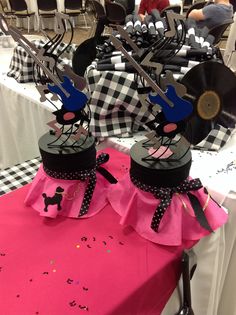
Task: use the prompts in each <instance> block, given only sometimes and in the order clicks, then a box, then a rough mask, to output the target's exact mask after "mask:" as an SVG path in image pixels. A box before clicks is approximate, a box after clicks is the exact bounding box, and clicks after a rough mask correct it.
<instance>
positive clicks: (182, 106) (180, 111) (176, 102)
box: [148, 85, 193, 122]
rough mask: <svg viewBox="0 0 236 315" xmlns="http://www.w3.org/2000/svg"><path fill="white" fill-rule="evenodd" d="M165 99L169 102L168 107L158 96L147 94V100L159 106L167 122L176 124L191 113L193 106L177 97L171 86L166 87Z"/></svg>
mask: <svg viewBox="0 0 236 315" xmlns="http://www.w3.org/2000/svg"><path fill="white" fill-rule="evenodd" d="M165 95H166V97H167V98H168V99H169V100H170V101H171V103H172V104H173V106H170V105H169V104H168V103H167V102H166V101H165V100H164V99H163V98H162V97H161V96H160V95H159V94H157V95H151V94H149V95H148V97H149V100H150V101H151V102H152V103H154V104H158V105H160V106H161V108H162V111H163V114H164V116H165V118H166V120H167V121H169V122H178V121H181V120H183V119H185V118H186V117H188V116H189V115H190V114H191V113H192V111H193V105H192V103H190V102H189V101H187V100H185V99H183V98H181V97H179V96H178V95H177V94H176V91H175V88H174V87H173V86H172V85H167V90H166V92H165Z"/></svg>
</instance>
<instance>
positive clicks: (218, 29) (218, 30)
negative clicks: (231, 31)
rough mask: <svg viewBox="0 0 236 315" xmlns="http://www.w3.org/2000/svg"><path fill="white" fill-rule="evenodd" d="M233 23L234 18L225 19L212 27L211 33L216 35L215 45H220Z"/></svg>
mask: <svg viewBox="0 0 236 315" xmlns="http://www.w3.org/2000/svg"><path fill="white" fill-rule="evenodd" d="M232 23H233V20H232V19H228V20H225V22H224V23H222V24H219V25H217V26H215V27H213V28H211V29H210V31H209V34H211V35H213V36H214V37H215V40H214V42H213V45H218V44H219V43H220V41H221V40H222V39H224V33H225V31H226V30H227V28H228V27H229V26H230V25H231V24H232Z"/></svg>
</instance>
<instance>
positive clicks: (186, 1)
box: [183, 0, 193, 13]
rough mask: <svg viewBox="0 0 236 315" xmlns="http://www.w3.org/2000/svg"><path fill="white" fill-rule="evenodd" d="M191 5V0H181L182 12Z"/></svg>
mask: <svg viewBox="0 0 236 315" xmlns="http://www.w3.org/2000/svg"><path fill="white" fill-rule="evenodd" d="M192 5H193V0H183V13H186V12H187V11H188V9H189V8H190V7H191V6H192Z"/></svg>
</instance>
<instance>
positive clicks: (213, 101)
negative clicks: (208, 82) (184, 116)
mask: <svg viewBox="0 0 236 315" xmlns="http://www.w3.org/2000/svg"><path fill="white" fill-rule="evenodd" d="M220 109H221V106H220V98H219V95H218V94H217V93H216V92H214V91H206V92H204V93H203V94H202V95H201V96H200V97H199V99H198V102H197V112H198V115H199V116H200V118H202V119H205V120H210V119H214V118H215V117H216V116H217V115H218V114H219V112H220Z"/></svg>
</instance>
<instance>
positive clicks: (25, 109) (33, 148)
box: [0, 48, 54, 169]
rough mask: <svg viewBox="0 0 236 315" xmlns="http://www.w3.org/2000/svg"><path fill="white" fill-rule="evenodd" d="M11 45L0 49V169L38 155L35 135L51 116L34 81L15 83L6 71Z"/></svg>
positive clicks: (37, 134) (10, 55)
mask: <svg viewBox="0 0 236 315" xmlns="http://www.w3.org/2000/svg"><path fill="white" fill-rule="evenodd" d="M12 54H13V48H3V49H0V56H1V61H0V100H1V101H0V112H1V115H0V169H4V168H6V167H8V166H13V165H15V164H17V163H21V162H23V161H25V160H29V159H32V158H34V157H36V156H39V150H38V139H39V137H40V136H41V135H43V134H44V133H45V132H46V131H48V126H47V125H46V123H47V122H49V121H50V120H52V119H53V117H54V116H53V115H52V113H51V111H52V110H53V108H52V105H51V104H50V103H41V102H40V100H39V93H38V92H37V90H36V88H35V84H33V83H32V84H18V83H17V82H16V81H15V79H13V78H9V77H7V75H6V73H7V71H8V67H9V64H10V60H11V57H12Z"/></svg>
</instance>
